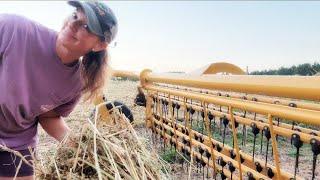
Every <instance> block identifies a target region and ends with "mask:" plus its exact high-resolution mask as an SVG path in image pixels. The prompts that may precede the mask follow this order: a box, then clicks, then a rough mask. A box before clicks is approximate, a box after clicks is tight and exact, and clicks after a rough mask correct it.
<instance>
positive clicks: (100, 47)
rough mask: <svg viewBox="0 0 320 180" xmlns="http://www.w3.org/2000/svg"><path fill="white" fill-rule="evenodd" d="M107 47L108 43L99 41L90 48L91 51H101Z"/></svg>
mask: <svg viewBox="0 0 320 180" xmlns="http://www.w3.org/2000/svg"><path fill="white" fill-rule="evenodd" d="M107 47H108V43H106V42H102V41H99V42H98V43H97V44H96V45H95V46H94V47H93V48H92V51H93V52H98V51H102V50H104V49H106V48H107Z"/></svg>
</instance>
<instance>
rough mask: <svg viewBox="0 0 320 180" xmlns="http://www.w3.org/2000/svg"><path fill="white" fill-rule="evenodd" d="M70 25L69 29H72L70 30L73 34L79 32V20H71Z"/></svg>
mask: <svg viewBox="0 0 320 180" xmlns="http://www.w3.org/2000/svg"><path fill="white" fill-rule="evenodd" d="M68 25H69V27H70V29H71V31H72V32H73V33H75V32H77V31H78V29H79V23H78V21H77V20H73V19H71V20H70V21H69V23H68Z"/></svg>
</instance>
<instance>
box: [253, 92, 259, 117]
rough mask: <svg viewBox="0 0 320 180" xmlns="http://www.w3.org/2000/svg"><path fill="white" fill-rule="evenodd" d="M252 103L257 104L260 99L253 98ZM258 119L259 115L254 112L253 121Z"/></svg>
mask: <svg viewBox="0 0 320 180" xmlns="http://www.w3.org/2000/svg"><path fill="white" fill-rule="evenodd" d="M252 101H255V102H257V101H258V99H257V98H255V97H253V98H252ZM256 117H257V113H256V112H254V117H253V120H256Z"/></svg>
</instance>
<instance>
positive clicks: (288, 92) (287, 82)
mask: <svg viewBox="0 0 320 180" xmlns="http://www.w3.org/2000/svg"><path fill="white" fill-rule="evenodd" d="M235 67H236V66H233V65H230V64H225V63H221V64H215V65H214V66H212V67H211V68H212V69H210V68H209V69H207V71H205V73H204V74H208V73H210V74H211V73H217V72H229V73H232V72H233V74H235V72H236V71H239V69H240V68H239V69H238V70H237V68H235ZM214 69H215V70H214ZM218 70H220V71H218ZM240 70H241V69H240ZM241 71H242V70H241ZM243 73H244V72H240V73H239V72H238V74H243ZM114 75H117V76H125V77H128V76H129V77H134V78H139V79H140V85H141V87H143V88H144V89H145V90H146V91H147V107H146V127H148V128H151V129H153V131H154V132H155V133H158V134H161V137H162V138H163V139H164V142H165V143H169V141H168V140H169V139H170V140H171V141H173V142H174V143H175V144H176V145H177V148H178V150H181V148H185V149H187V150H188V151H189V152H190V156H191V158H192V159H193V157H198V158H199V159H200V158H202V160H203V161H204V162H205V163H206V164H207V165H209V166H210V167H212V168H213V169H214V170H215V171H221V170H223V168H222V167H221V166H220V165H219V164H217V163H216V159H217V157H222V158H223V159H224V160H225V161H230V162H232V164H233V165H234V166H235V167H236V169H237V172H238V173H237V177H233V179H242V178H243V177H244V175H245V174H246V173H251V174H252V175H253V177H254V178H256V179H258V178H263V179H269V178H268V177H267V171H266V169H267V167H268V168H270V169H271V170H272V171H273V173H274V174H275V176H274V177H273V179H290V178H292V177H293V175H292V174H290V173H288V172H286V171H284V170H283V169H282V168H281V165H280V163H281V162H280V160H279V152H278V143H277V140H276V137H277V136H283V137H286V138H290V137H291V135H292V134H293V133H296V134H298V135H299V136H300V138H301V141H302V142H304V143H310V140H311V139H316V140H318V141H320V137H319V136H320V132H318V131H315V130H311V129H308V128H302V127H299V126H297V128H298V130H299V131H298V130H297V128H295V129H293V128H292V127H293V126H292V125H290V124H287V123H284V122H281V124H278V125H276V121H275V120H274V119H273V118H274V117H276V118H281V119H286V120H290V121H292V122H295V123H302V124H305V125H320V104H318V102H319V100H320V93H319V92H320V83H319V82H320V77H302V76H250V75H228V76H225V75H201V76H193V75H185V74H184V75H177V74H170V75H169V74H157V73H153V72H152V71H151V70H149V69H146V70H143V71H142V72H141V73H140V75H139V76H138V75H137V74H134V73H131V72H122V71H118V72H116V73H114ZM176 86H178V87H176ZM199 89H200V91H199ZM218 94H219V95H218ZM226 96H227V97H226ZM244 96H245V97H246V98H245V99H244V98H243V97H244ZM173 97H179V98H178V99H176V98H173ZM153 99H156V100H157V101H156V102H154V101H153ZM188 99H189V100H190V99H192V100H193V101H197V102H198V103H195V102H193V103H191V102H190V101H188ZM301 100H308V102H305V101H301ZM162 101H167V102H168V103H169V107H170V108H169V115H167V116H166V115H164V114H163V112H162V111H161V110H160V109H161V108H162V106H163V104H161V102H162ZM172 103H175V104H179V105H180V106H181V109H180V110H182V111H184V117H185V119H184V123H185V124H184V125H181V124H180V123H178V122H177V121H176V118H175V117H173V114H174V112H173V109H172ZM290 103H294V104H295V107H290V106H289V104H290ZM209 104H210V105H211V106H209ZM154 106H156V107H155V109H156V111H157V113H158V114H154V112H153V107H154ZM217 106H220V107H221V106H224V108H222V109H220V111H218V110H216V109H215V108H212V107H217ZM188 108H193V109H194V110H195V111H198V112H204V123H205V129H206V131H207V134H208V135H204V134H201V133H199V132H197V131H194V130H193V129H192V128H191V126H190V116H189V113H187V109H188ZM226 108H227V109H226ZM235 109H237V110H239V109H240V110H242V111H246V112H252V113H253V112H254V113H256V114H259V117H257V118H256V117H254V118H253V117H252V115H247V116H246V117H242V116H241V112H236V111H234V110H235ZM208 112H210V113H211V114H213V115H215V116H216V117H226V118H228V119H229V120H230V122H231V125H230V126H231V129H232V133H233V140H234V148H232V147H229V146H228V145H224V146H223V148H222V150H221V152H218V151H217V149H215V147H214V146H213V144H215V145H217V144H218V145H220V146H221V144H222V143H221V142H219V141H217V140H215V139H214V138H213V137H212V136H211V133H210V132H211V129H210V126H209V120H208ZM155 116H158V117H159V119H156V118H155ZM236 123H237V124H241V125H244V126H250V125H251V124H252V123H255V124H256V126H257V128H258V129H259V130H260V131H262V130H263V128H265V127H268V128H269V130H270V133H271V144H272V150H273V158H274V166H273V165H271V164H269V163H265V162H264V161H262V160H259V159H254V160H253V157H252V156H251V155H249V154H247V153H245V152H242V151H241V150H240V148H239V145H238V139H237V131H238V130H237V128H236V126H235V124H236ZM159 127H161V128H159ZM173 127H177V128H173ZM183 129H184V130H188V132H189V133H188V134H187V135H186V134H185V133H182V130H183ZM168 131H171V132H173V136H172V135H170V134H168ZM195 136H201V137H203V139H204V142H199V141H198V140H196V139H195ZM182 138H184V139H187V140H188V141H189V142H190V145H189V146H188V147H185V145H184V144H183V143H182V142H181V139H182ZM199 146H201V147H203V148H205V149H206V150H207V151H208V152H210V153H211V157H210V158H211V159H210V158H209V159H208V158H206V157H203V156H202V155H201V154H200V153H199V152H197V151H196V150H195V147H199ZM230 150H234V152H235V153H236V158H235V159H232V158H231V157H230V154H229V153H228V152H229V151H230ZM240 156H241V158H243V159H244V160H245V162H244V163H241V158H240ZM255 162H258V163H259V164H260V165H261V167H262V168H263V171H261V172H260V173H259V172H257V171H256V170H255ZM223 171H224V174H225V175H226V176H227V177H231V173H230V172H229V171H227V170H226V169H224V170H223ZM296 179H300V177H296Z"/></svg>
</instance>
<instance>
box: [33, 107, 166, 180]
mask: <svg viewBox="0 0 320 180" xmlns="http://www.w3.org/2000/svg"><path fill="white" fill-rule="evenodd" d="M97 114H98V113H97V112H96V113H95V116H94V118H88V119H87V121H86V122H84V124H83V126H82V128H81V131H80V133H79V134H73V135H71V136H70V137H69V141H68V142H67V143H61V144H59V145H58V147H57V149H56V150H55V153H54V156H53V157H52V156H48V157H46V158H45V159H42V160H41V161H36V162H35V169H36V178H37V179H168V178H169V176H168V175H167V174H166V173H164V172H163V169H165V168H164V167H163V163H162V162H161V160H160V159H159V157H158V155H157V154H156V153H152V152H151V151H150V150H147V148H146V146H145V144H144V143H142V140H141V137H138V136H137V134H136V132H135V130H134V129H133V127H132V125H131V124H130V123H129V121H128V120H127V119H126V118H125V117H124V115H123V114H120V113H119V111H114V112H113V113H112V114H111V116H110V117H109V118H112V121H113V122H115V123H114V124H112V125H109V124H106V123H105V122H102V121H100V120H99V118H98V116H97Z"/></svg>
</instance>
